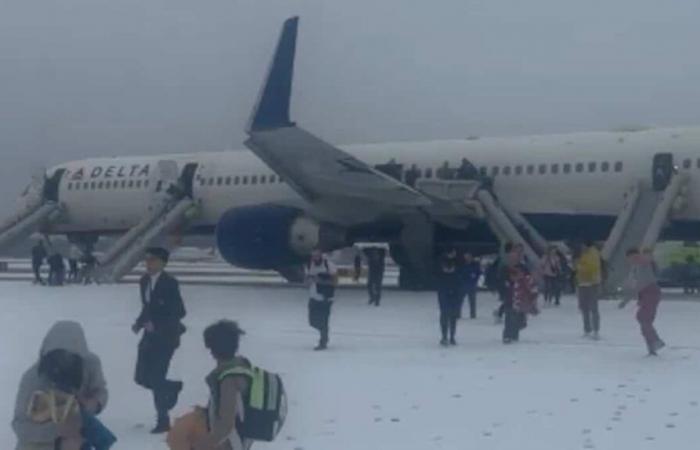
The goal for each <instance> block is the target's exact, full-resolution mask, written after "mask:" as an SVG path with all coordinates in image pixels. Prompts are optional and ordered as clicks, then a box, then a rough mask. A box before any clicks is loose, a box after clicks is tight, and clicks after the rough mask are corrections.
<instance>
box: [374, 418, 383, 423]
mask: <svg viewBox="0 0 700 450" xmlns="http://www.w3.org/2000/svg"><path fill="white" fill-rule="evenodd" d="M383 421H384V419H382V418H381V417H375V418H374V422H375V423H379V422H383Z"/></svg>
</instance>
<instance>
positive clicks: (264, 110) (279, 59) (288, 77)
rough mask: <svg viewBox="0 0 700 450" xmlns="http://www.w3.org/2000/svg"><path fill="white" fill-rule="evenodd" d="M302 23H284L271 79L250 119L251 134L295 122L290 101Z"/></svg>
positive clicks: (271, 67) (296, 19) (287, 21)
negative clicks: (298, 32)
mask: <svg viewBox="0 0 700 450" xmlns="http://www.w3.org/2000/svg"><path fill="white" fill-rule="evenodd" d="M298 26H299V17H291V18H289V19H287V20H286V21H285V22H284V26H283V27H282V32H281V34H280V38H279V41H278V42H277V50H276V51H275V55H274V57H273V58H272V62H271V63H270V67H269V68H268V71H267V78H266V79H265V83H264V84H263V86H262V89H261V90H260V94H259V95H258V101H257V103H256V104H255V108H254V109H253V114H252V115H251V118H250V121H249V122H248V133H251V132H254V131H262V130H269V129H275V128H282V127H289V126H293V125H294V124H293V123H292V122H291V121H290V120H289V103H290V98H291V95H292V78H293V75H294V55H295V52H296V43H297V29H298Z"/></svg>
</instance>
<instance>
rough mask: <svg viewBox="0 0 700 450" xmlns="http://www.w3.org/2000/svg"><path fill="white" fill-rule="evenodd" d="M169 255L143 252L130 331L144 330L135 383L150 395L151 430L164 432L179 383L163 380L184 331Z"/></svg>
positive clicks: (161, 251)
mask: <svg viewBox="0 0 700 450" xmlns="http://www.w3.org/2000/svg"><path fill="white" fill-rule="evenodd" d="M169 256H170V255H169V253H168V251H167V250H165V249H163V248H158V247H156V248H150V249H148V250H147V251H146V258H145V264H146V275H144V276H143V277H141V281H140V283H139V285H140V288H141V305H142V309H141V314H140V315H139V317H138V318H137V319H136V322H135V323H134V325H133V327H132V330H133V331H134V333H139V332H141V331H143V335H142V337H141V342H140V343H139V349H138V350H139V351H138V359H137V361H136V376H135V381H136V383H137V384H138V385H139V386H142V387H144V388H146V389H149V390H151V391H152V392H153V401H154V403H155V407H156V412H157V414H158V421H157V423H156V426H155V428H154V429H153V430H152V431H151V432H152V433H154V434H158V433H165V432H167V431H168V430H169V429H170V416H169V412H170V410H171V409H173V408H174V407H175V405H176V404H177V399H178V396H179V394H180V391H181V390H182V382H181V381H171V380H168V379H167V378H166V377H167V375H168V368H169V367H170V361H171V359H172V357H173V354H174V353H175V350H176V349H177V348H178V347H179V346H180V336H182V334H183V333H184V332H185V327H184V325H182V322H181V320H182V319H183V318H184V317H185V315H186V312H185V306H184V304H183V302H182V296H181V295H180V287H179V285H178V282H177V280H176V279H175V278H174V277H173V276H172V275H170V274H169V273H167V272H165V270H164V269H165V266H166V264H167V263H168V258H169Z"/></svg>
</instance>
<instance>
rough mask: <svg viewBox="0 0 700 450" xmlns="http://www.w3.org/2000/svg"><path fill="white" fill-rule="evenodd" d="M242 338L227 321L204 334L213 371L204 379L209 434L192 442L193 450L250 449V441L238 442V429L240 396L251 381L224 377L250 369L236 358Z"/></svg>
mask: <svg viewBox="0 0 700 450" xmlns="http://www.w3.org/2000/svg"><path fill="white" fill-rule="evenodd" d="M244 334H245V333H244V332H243V330H241V329H240V328H239V327H238V324H236V322H231V321H227V320H222V321H220V322H217V323H215V324H213V325H211V326H209V327H208V328H207V329H206V330H204V344H205V345H206V347H207V349H209V351H210V352H211V356H212V357H213V358H214V360H215V361H216V367H215V368H214V370H213V371H212V372H211V373H210V374H209V376H207V385H208V386H209V392H210V397H209V411H208V416H209V417H208V419H209V420H208V422H209V432H208V433H207V434H206V435H204V436H201V437H199V438H197V439H196V440H195V442H194V446H193V448H194V449H195V450H217V449H226V450H247V449H249V448H250V447H251V445H252V441H250V440H247V439H241V437H240V431H239V430H238V429H237V424H239V423H242V422H243V419H244V403H243V395H244V393H246V392H247V391H248V388H249V384H250V380H249V379H248V378H247V377H245V376H244V375H236V374H231V375H227V372H229V371H231V370H232V369H236V368H248V369H250V368H251V364H250V361H248V360H247V359H246V358H243V357H241V356H239V355H238V344H239V340H240V337H241V336H242V335H244Z"/></svg>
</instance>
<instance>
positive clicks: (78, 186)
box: [75, 183, 80, 191]
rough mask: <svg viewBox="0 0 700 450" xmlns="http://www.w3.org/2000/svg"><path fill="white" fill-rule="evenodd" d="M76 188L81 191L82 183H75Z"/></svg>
mask: <svg viewBox="0 0 700 450" xmlns="http://www.w3.org/2000/svg"><path fill="white" fill-rule="evenodd" d="M75 190H76V191H79V190H80V183H75Z"/></svg>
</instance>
